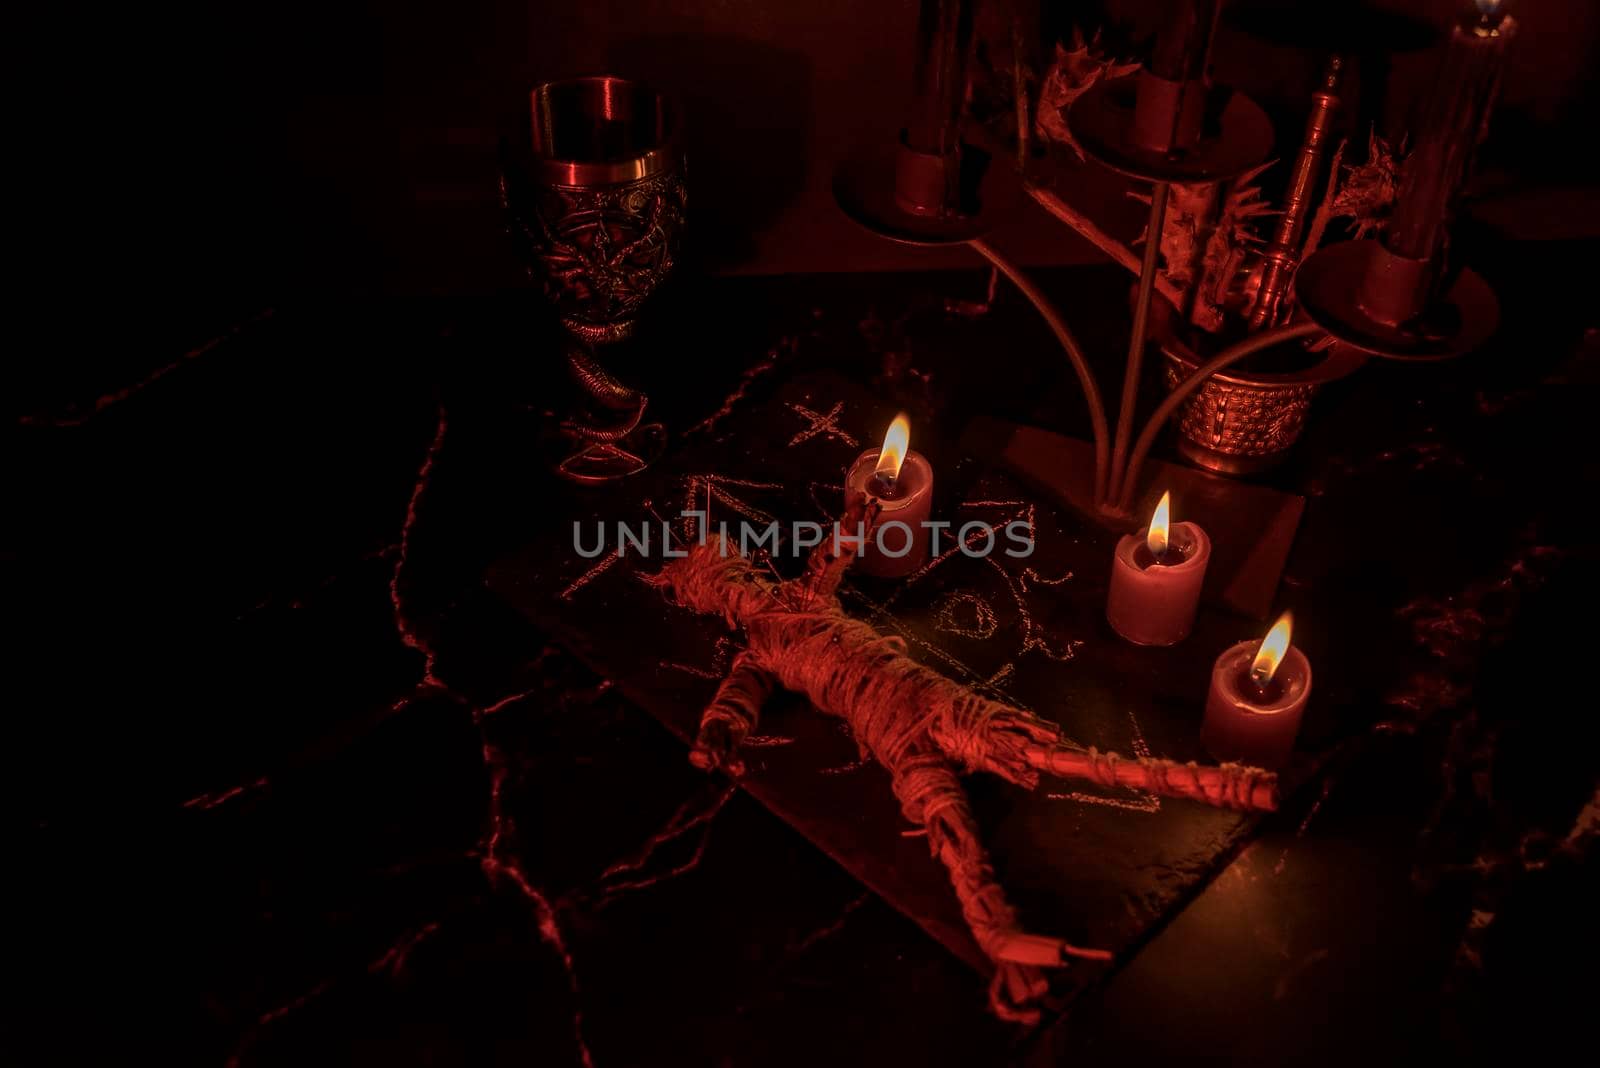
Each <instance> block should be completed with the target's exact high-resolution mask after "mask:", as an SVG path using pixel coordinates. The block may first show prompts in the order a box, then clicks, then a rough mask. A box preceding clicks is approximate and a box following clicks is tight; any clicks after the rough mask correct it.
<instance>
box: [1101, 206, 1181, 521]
mask: <svg viewBox="0 0 1600 1068" xmlns="http://www.w3.org/2000/svg"><path fill="white" fill-rule="evenodd" d="M1170 189H1171V186H1169V185H1168V184H1167V183H1166V182H1157V183H1155V185H1154V186H1153V187H1152V188H1151V190H1150V224H1149V226H1148V227H1147V228H1146V230H1145V235H1144V262H1143V263H1142V264H1141V265H1140V268H1139V292H1138V296H1137V297H1135V298H1134V302H1133V333H1132V336H1131V337H1130V338H1129V339H1128V363H1127V367H1126V368H1125V369H1124V371H1123V373H1122V407H1121V409H1120V410H1119V411H1118V413H1117V437H1116V441H1115V443H1114V444H1113V445H1112V446H1111V486H1110V488H1109V489H1108V490H1107V492H1106V493H1105V494H1104V495H1103V496H1097V497H1096V500H1097V501H1099V502H1101V504H1102V505H1104V504H1109V503H1111V502H1112V501H1115V500H1121V498H1122V492H1123V490H1122V487H1123V486H1124V485H1125V484H1126V483H1127V481H1128V480H1127V477H1126V473H1127V468H1126V467H1125V465H1124V463H1123V461H1124V459H1125V458H1126V456H1127V455H1128V440H1129V439H1130V438H1131V437H1133V420H1134V417H1135V416H1136V415H1137V414H1138V406H1139V383H1140V376H1141V373H1142V372H1143V369H1144V346H1145V341H1146V340H1147V339H1148V336H1149V327H1150V297H1151V294H1152V293H1153V292H1154V291H1155V287H1156V274H1157V273H1158V271H1159V270H1160V268H1161V234H1162V231H1163V230H1164V229H1165V228H1166V221H1167V192H1168V191H1169V190H1170Z"/></svg>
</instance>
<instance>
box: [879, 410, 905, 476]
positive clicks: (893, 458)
mask: <svg viewBox="0 0 1600 1068" xmlns="http://www.w3.org/2000/svg"><path fill="white" fill-rule="evenodd" d="M910 445H911V420H909V419H907V418H906V413H905V412H901V413H900V414H899V415H897V416H895V417H894V422H892V423H890V424H889V430H888V432H887V433H886V434H884V435H883V448H882V449H881V450H879V452H878V466H877V467H876V468H875V469H874V470H873V473H874V474H875V475H877V476H878V477H879V478H881V479H883V480H884V481H886V482H893V481H894V480H895V479H897V478H899V477H900V465H901V464H902V463H904V462H905V458H906V449H907V448H909V447H910Z"/></svg>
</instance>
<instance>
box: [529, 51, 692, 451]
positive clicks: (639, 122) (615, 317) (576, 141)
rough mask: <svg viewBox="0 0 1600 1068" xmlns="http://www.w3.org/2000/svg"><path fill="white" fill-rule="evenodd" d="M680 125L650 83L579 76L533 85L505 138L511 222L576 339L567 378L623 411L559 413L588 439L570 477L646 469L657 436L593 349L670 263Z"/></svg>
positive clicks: (576, 434) (624, 329) (617, 330)
mask: <svg viewBox="0 0 1600 1068" xmlns="http://www.w3.org/2000/svg"><path fill="white" fill-rule="evenodd" d="M678 134H679V121H678V117H677V114H676V112H675V110H674V109H673V107H672V106H671V104H670V103H669V101H668V100H667V98H666V97H664V96H663V95H662V94H660V93H658V92H656V91H655V90H653V89H649V88H647V87H645V86H643V85H639V84H637V83H634V82H630V81H626V80H624V79H621V78H613V77H595V78H576V79H572V80H570V81H560V82H547V83H545V84H543V85H540V86H537V87H535V88H534V89H533V91H532V92H531V93H529V94H528V103H527V110H526V111H525V112H521V113H519V121H518V123H517V128H516V129H515V130H514V131H513V132H512V133H511V134H510V135H509V136H508V137H507V138H506V140H505V141H504V142H503V145H502V171H501V181H500V192H501V199H502V201H503V203H504V206H505V209H506V213H507V217H508V219H509V220H510V229H511V233H512V236H513V238H514V239H515V240H516V241H517V243H518V245H519V246H520V248H519V251H520V252H521V253H522V256H523V259H524V262H525V263H526V264H527V266H528V272H529V274H530V275H532V276H533V278H534V279H535V280H536V281H538V282H539V283H540V284H541V285H542V286H543V289H544V292H545V295H546V297H547V298H548V299H549V300H550V302H551V303H552V304H553V305H554V306H555V309H556V311H557V313H558V314H559V316H560V317H561V321H562V323H563V325H565V326H566V328H567V330H568V331H569V332H570V333H571V335H572V337H573V338H574V339H575V341H576V342H577V344H576V345H574V346H572V347H570V348H569V351H568V354H567V359H568V364H569V368H570V370H571V371H572V377H573V379H574V380H575V381H576V382H577V384H578V386H579V387H580V388H581V389H582V390H583V391H584V392H585V393H586V394H587V396H588V399H589V400H590V401H592V402H594V404H596V405H598V406H600V407H604V408H608V409H611V410H614V411H618V412H620V413H623V415H622V418H621V421H620V422H617V423H614V424H612V425H608V426H603V427H597V426H593V425H589V424H586V423H584V422H582V421H570V420H569V421H568V422H567V423H565V424H563V430H564V431H565V432H566V433H567V434H568V435H569V436H570V437H572V438H573V439H575V440H577V441H580V442H586V443H587V444H585V446H584V448H582V449H581V450H580V451H579V452H577V453H574V454H573V455H572V456H569V457H567V459H566V460H564V461H563V462H562V464H561V466H560V468H559V470H560V473H561V474H563V475H565V476H567V477H569V478H573V479H576V480H578V481H586V482H587V481H606V480H609V479H611V478H617V477H621V476H622V475H626V474H631V473H632V472H634V471H637V470H640V469H642V468H643V467H644V466H646V465H647V464H648V463H649V461H650V459H652V458H653V456H652V455H651V454H652V453H654V452H659V450H660V445H661V441H662V439H663V437H664V434H663V432H662V430H661V427H660V426H659V425H658V424H649V425H647V426H641V425H640V424H641V421H642V419H643V416H644V408H645V404H646V399H645V397H644V395H643V394H641V393H638V392H636V391H634V390H631V389H629V388H628V387H627V386H625V385H623V384H622V383H620V382H618V381H616V380H615V379H614V378H612V377H611V375H610V374H609V373H608V372H607V371H606V370H605V369H604V368H603V367H602V366H601V364H600V363H599V362H598V361H597V360H596V359H594V357H593V355H592V349H593V348H594V347H595V346H598V345H605V344H609V343H612V342H616V341H621V340H622V339H624V338H626V337H628V336H629V335H630V334H631V333H632V332H633V326H634V319H635V316H636V315H637V314H638V312H639V308H640V306H641V305H642V304H643V303H644V302H645V300H646V298H648V297H649V296H650V294H651V293H652V292H654V291H655V289H656V287H657V286H659V285H660V284H661V281H662V280H663V279H664V278H665V277H666V276H667V273H668V272H669V271H670V270H671V269H672V266H673V261H674V259H675V258H676V255H677V248H678V239H679V235H680V232H681V230H682V227H683V220H684V208H685V190H684V182H683V158H682V152H681V150H680V147H679V139H678ZM647 431H649V432H650V433H648V434H646V432H647ZM630 443H631V444H632V445H634V446H636V447H635V448H632V449H630V447H629V446H630Z"/></svg>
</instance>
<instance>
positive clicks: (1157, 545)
mask: <svg viewBox="0 0 1600 1068" xmlns="http://www.w3.org/2000/svg"><path fill="white" fill-rule="evenodd" d="M1171 528H1172V494H1171V492H1167V493H1163V494H1162V495H1161V503H1160V504H1158V505H1156V514H1155V515H1153V516H1151V517H1150V532H1149V533H1148V534H1146V535H1145V536H1144V545H1145V548H1147V549H1149V550H1150V555H1151V556H1153V557H1155V558H1156V562H1157V563H1163V562H1165V561H1166V558H1167V547H1168V544H1169V540H1168V539H1169V537H1170V531H1171Z"/></svg>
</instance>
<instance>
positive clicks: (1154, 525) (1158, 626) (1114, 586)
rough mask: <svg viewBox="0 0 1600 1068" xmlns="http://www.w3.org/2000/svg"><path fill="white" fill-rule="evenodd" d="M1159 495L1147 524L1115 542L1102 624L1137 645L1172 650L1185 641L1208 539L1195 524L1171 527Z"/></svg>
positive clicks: (1167, 504) (1167, 506)
mask: <svg viewBox="0 0 1600 1068" xmlns="http://www.w3.org/2000/svg"><path fill="white" fill-rule="evenodd" d="M1171 507H1172V495H1171V494H1170V493H1163V494H1162V495H1161V503H1160V504H1158V505H1156V511H1155V515H1154V516H1153V517H1151V520H1150V525H1149V526H1148V527H1146V528H1145V529H1144V530H1142V531H1140V532H1139V533H1138V534H1129V535H1128V536H1127V537H1125V538H1123V539H1122V540H1121V541H1119V542H1117V552H1116V556H1115V558H1114V559H1113V560H1112V563H1111V593H1110V595H1109V596H1108V597H1107V598H1106V620H1107V621H1108V622H1109V623H1110V624H1111V629H1113V630H1115V631H1116V632H1117V633H1118V634H1120V635H1122V636H1123V637H1124V638H1126V639H1128V640H1129V641H1130V642H1133V643H1134V644H1136V645H1174V644H1176V643H1178V642H1180V641H1182V640H1183V639H1184V638H1187V637H1188V636H1189V631H1190V629H1191V628H1192V627H1193V626H1194V614H1195V612H1196V611H1198V610H1199V607H1200V586H1201V584H1202V583H1204V582H1205V578H1206V564H1207V563H1208V562H1209V561H1210V559H1211V539H1210V538H1208V537H1206V532H1205V531H1203V530H1201V529H1200V528H1199V526H1197V525H1196V524H1194V523H1171V522H1170V519H1169V517H1170V513H1171Z"/></svg>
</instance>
